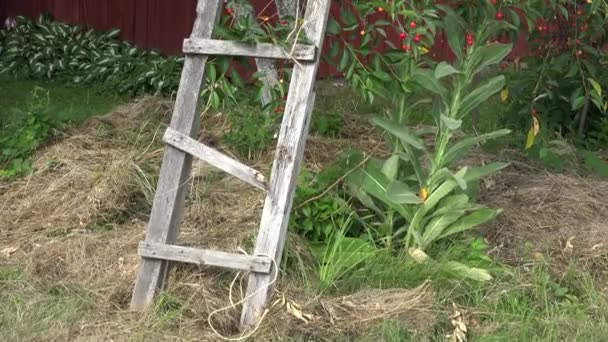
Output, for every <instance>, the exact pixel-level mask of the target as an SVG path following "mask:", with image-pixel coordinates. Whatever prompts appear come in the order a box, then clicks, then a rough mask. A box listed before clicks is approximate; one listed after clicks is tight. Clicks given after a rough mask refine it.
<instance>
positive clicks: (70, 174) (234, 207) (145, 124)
mask: <svg viewBox="0 0 608 342" xmlns="http://www.w3.org/2000/svg"><path fill="white" fill-rule="evenodd" d="M170 108H171V105H170V103H167V102H165V101H162V100H159V99H155V98H144V99H140V100H139V101H136V102H134V103H131V104H129V105H126V106H123V107H120V108H118V109H117V110H115V111H114V112H113V113H110V114H109V115H107V116H104V117H101V118H97V119H92V120H89V121H88V122H86V123H85V124H84V125H82V126H81V127H78V128H77V129H74V130H72V131H70V132H68V133H67V134H66V136H65V137H64V138H62V139H61V140H60V141H58V142H57V143H55V144H53V145H51V146H48V147H46V148H44V149H42V150H40V151H39V152H38V154H37V156H36V157H35V167H36V170H37V171H36V172H34V173H33V174H31V175H30V176H28V177H27V178H25V179H22V180H19V181H16V182H12V183H4V184H1V185H0V251H10V252H7V253H5V254H0V265H22V266H25V270H26V273H27V274H28V275H31V277H33V279H36V281H40V282H42V283H45V284H70V285H71V286H77V287H78V288H82V289H86V291H87V293H88V294H89V298H90V300H91V301H92V302H93V303H92V305H93V310H94V311H93V312H91V313H90V314H88V315H87V317H86V319H84V320H83V321H82V322H80V323H79V324H77V325H76V326H71V327H70V326H68V327H63V328H62V329H63V330H60V331H57V332H54V333H56V334H57V336H56V337H57V338H64V337H67V339H78V340H85V341H86V340H91V341H94V340H100V339H112V340H126V339H133V338H134V336H135V339H136V340H137V339H142V340H149V339H153V340H156V339H165V338H167V339H174V340H181V339H184V340H192V339H195V340H216V338H215V337H214V336H213V335H212V333H211V331H210V329H209V328H208V326H207V317H208V315H209V313H210V312H211V311H213V310H215V309H218V308H220V307H224V306H226V305H227V304H228V291H229V290H228V288H229V285H230V282H231V280H232V278H233V276H234V274H232V273H230V272H225V271H220V270H216V269H207V268H198V267H193V266H188V265H179V266H178V267H176V271H175V272H174V273H173V275H172V279H171V280H170V284H171V285H170V287H169V289H168V290H169V292H168V293H170V294H171V295H170V296H171V297H170V298H169V299H167V301H163V300H161V301H159V304H157V307H156V308H154V309H152V310H150V311H149V312H147V313H144V314H143V315H142V314H141V313H131V312H128V311H127V309H128V303H129V300H130V295H131V291H132V283H133V280H134V278H135V271H136V267H137V262H138V258H137V252H136V250H137V243H138V242H139V241H140V240H142V239H143V238H144V235H145V221H146V217H145V216H146V215H147V213H148V212H149V210H150V206H151V200H152V197H153V193H154V189H155V174H156V172H157V171H155V170H157V169H158V166H159V163H160V158H161V156H162V149H161V147H162V145H161V144H160V137H161V133H162V129H161V127H162V125H161V124H160V123H161V122H162V121H165V122H166V118H167V117H168V114H169V113H170ZM218 118H220V117H219V116H216V118H215V119H210V120H207V121H204V122H206V124H205V126H204V127H203V136H205V137H206V138H205V139H206V142H207V143H211V144H212V145H215V146H216V147H217V148H219V149H222V150H224V151H226V149H225V148H224V147H223V146H221V145H220V144H219V143H217V142H218V141H219V137H221V134H222V131H223V130H224V129H225V127H223V125H222V122H221V119H218ZM349 125H352V127H351V128H352V130H351V131H353V132H354V131H356V129H358V130H359V133H360V134H356V135H355V136H356V138H354V137H353V138H352V139H348V138H344V139H334V140H332V139H325V138H316V137H313V138H311V139H310V140H309V145H308V146H309V148H308V149H307V152H306V156H305V158H306V161H305V163H306V167H307V168H309V169H319V168H321V167H322V166H323V165H326V164H327V163H329V162H332V161H333V158H334V157H335V156H336V155H337V154H339V153H340V152H341V151H344V150H346V149H349V148H363V149H369V148H370V147H371V146H374V147H376V146H378V145H380V148H381V142H379V141H376V140H374V138H373V137H372V136H373V135H372V134H369V133H370V132H369V131H366V132H363V131H365V130H366V129H365V128H364V127H365V125H359V124H357V122H356V121H355V120H354V119H353V120H351V121H349ZM207 139H208V141H207ZM272 154H273V153H272V151H268V153H266V154H264V156H262V158H261V161H260V162H259V163H258V164H257V165H254V167H258V168H259V169H261V170H268V169H269V166H270V161H271V160H272ZM191 184H192V186H191V189H190V191H189V193H188V206H187V210H186V211H185V213H184V222H183V224H182V227H181V233H180V238H179V240H180V241H179V242H180V243H181V244H183V245H194V246H205V247H208V248H217V249H222V250H227V251H236V250H237V249H238V248H244V249H250V247H251V244H252V238H253V236H254V234H255V231H256V227H257V225H258V222H259V221H258V220H259V214H260V211H261V208H262V204H263V194H261V193H260V192H259V191H257V190H256V189H252V188H251V187H249V186H247V185H245V184H243V183H240V182H238V181H235V180H234V179H232V178H230V177H227V176H226V175H224V174H222V173H221V172H217V171H216V170H212V169H210V168H208V167H205V166H204V165H202V164H199V165H198V166H197V168H196V172H195V173H194V175H193V178H192V182H191ZM291 240H292V242H291V246H292V252H297V253H299V254H301V255H302V257H303V259H304V260H310V259H311V258H310V256H309V255H304V254H306V253H307V251H306V247H305V246H304V245H303V244H301V243H298V241H297V239H295V240H294V239H293V238H292V239H291ZM286 279H288V280H285V281H282V282H281V283H280V285H279V288H280V289H281V290H284V291H288V292H289V293H290V296H293V297H292V300H293V301H295V302H298V303H306V304H305V306H304V309H305V310H307V309H308V308H311V310H313V312H314V314H315V317H316V319H315V320H314V321H313V322H311V323H308V324H305V323H303V322H299V321H298V320H297V319H296V318H295V317H293V316H292V315H290V314H289V313H288V312H287V311H286V310H284V308H278V307H277V308H274V309H273V311H272V313H271V316H270V317H268V319H267V321H266V322H265V323H264V326H263V327H262V328H261V331H260V333H259V334H258V335H256V337H255V338H254V340H265V339H267V340H280V339H281V336H286V334H307V335H316V336H318V337H319V338H324V339H331V336H335V335H336V333H341V332H350V333H354V332H356V331H361V330H364V329H367V328H368V327H369V326H371V325H372V324H374V323H377V322H382V320H383V318H384V316H385V315H389V316H395V317H402V318H403V319H404V320H405V321H408V322H410V321H411V326H412V327H417V326H428V322H430V321H431V320H429V319H425V320H423V321H421V320H420V319H419V317H421V315H420V314H415V313H424V312H428V311H425V310H428V309H429V308H430V306H431V305H432V295H431V292H430V290H429V289H428V288H419V289H413V290H403V289H402V290H393V291H384V292H377V291H373V292H363V293H360V294H357V295H354V296H352V297H347V298H315V297H311V294H309V293H306V292H305V291H303V290H302V288H303V286H294V285H293V284H294V281H292V279H289V276H287V278H286ZM300 285H301V284H300ZM241 286H242V285H241ZM290 288H291V289H292V290H291V291H289V289H290ZM17 292H18V291H17ZM237 292H239V291H238V290H237ZM163 303H169V304H166V305H167V307H163V305H165V304H163ZM303 305H304V304H303ZM370 310H371V311H370ZM371 313H373V315H370V314H371ZM166 314H170V315H172V314H175V315H174V316H171V319H165V318H164V317H165V315H166ZM423 316H424V315H423ZM238 317H239V310H238V309H235V310H231V311H227V312H224V313H221V314H219V315H217V316H215V318H214V325H215V326H216V327H218V328H220V331H222V332H223V333H226V334H232V333H235V332H236V330H235V328H236V326H237V322H238ZM424 317H428V315H426V316H424ZM278 320H280V321H281V322H289V324H280V325H277V324H275V323H276V322H277V321H278ZM356 322H359V323H357V324H355V323H356ZM66 329H67V330H66ZM165 329H168V330H165ZM163 331H165V332H164V333H163ZM163 334H167V335H171V338H169V336H164V337H163ZM319 334H320V335H322V336H320V335H319ZM60 336H61V337H60ZM175 336H180V337H179V338H177V337H175Z"/></svg>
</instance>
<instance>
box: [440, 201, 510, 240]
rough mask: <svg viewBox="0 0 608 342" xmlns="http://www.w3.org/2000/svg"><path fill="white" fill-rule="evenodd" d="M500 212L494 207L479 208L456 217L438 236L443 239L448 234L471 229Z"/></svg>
mask: <svg viewBox="0 0 608 342" xmlns="http://www.w3.org/2000/svg"><path fill="white" fill-rule="evenodd" d="M500 212H501V211H500V210H496V209H488V208H482V209H479V210H477V211H475V212H473V213H471V214H468V215H466V216H464V217H462V218H460V219H458V221H456V222H454V223H453V224H452V225H450V226H449V227H448V228H446V229H445V230H444V231H443V233H442V234H441V237H440V238H441V239H443V238H445V237H448V236H450V235H453V234H457V233H461V232H464V231H467V230H469V229H473V228H475V227H477V226H479V225H481V224H483V223H486V222H488V221H490V220H493V219H494V218H495V217H496V216H497V215H498V214H500Z"/></svg>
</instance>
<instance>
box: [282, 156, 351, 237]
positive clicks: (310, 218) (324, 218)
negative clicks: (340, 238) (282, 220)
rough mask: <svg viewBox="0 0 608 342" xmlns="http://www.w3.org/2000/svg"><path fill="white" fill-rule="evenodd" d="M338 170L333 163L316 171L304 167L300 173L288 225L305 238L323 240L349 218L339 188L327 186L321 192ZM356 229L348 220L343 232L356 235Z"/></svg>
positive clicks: (337, 176) (346, 205) (346, 204)
mask: <svg viewBox="0 0 608 342" xmlns="http://www.w3.org/2000/svg"><path fill="white" fill-rule="evenodd" d="M340 170H341V168H340V167H339V166H338V165H334V166H330V167H327V168H326V169H324V170H323V171H321V172H320V173H319V174H317V175H315V174H313V173H311V172H307V171H303V172H302V174H301V175H300V183H299V186H298V188H297V190H296V193H295V197H294V205H293V207H294V210H293V212H292V215H291V217H290V220H291V223H290V227H291V228H292V229H294V230H295V231H296V232H298V233H299V234H301V235H303V236H304V237H306V238H307V239H308V240H311V241H315V242H325V241H327V240H328V239H329V238H330V236H331V235H332V234H333V233H334V232H335V231H337V230H339V229H341V228H342V227H344V225H345V224H347V222H349V220H348V216H349V214H350V213H351V212H352V208H351V207H350V205H349V204H348V203H347V202H346V201H345V200H344V199H343V198H342V197H341V196H340V195H341V194H340V193H339V191H337V190H330V191H329V192H328V193H326V194H324V192H325V191H326V190H327V189H328V188H329V187H330V186H332V184H333V183H335V181H336V180H337V179H338V178H339V176H340ZM321 195H323V196H321ZM349 224H350V223H349ZM357 232H358V231H357V226H356V225H353V224H350V227H349V229H348V231H347V235H348V236H356V235H357Z"/></svg>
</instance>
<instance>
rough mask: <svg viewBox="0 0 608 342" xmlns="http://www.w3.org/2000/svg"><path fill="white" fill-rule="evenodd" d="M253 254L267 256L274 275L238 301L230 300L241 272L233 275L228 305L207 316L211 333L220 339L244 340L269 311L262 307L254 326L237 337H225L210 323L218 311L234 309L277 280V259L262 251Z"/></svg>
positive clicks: (254, 330)
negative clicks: (266, 282) (270, 279)
mask: <svg viewBox="0 0 608 342" xmlns="http://www.w3.org/2000/svg"><path fill="white" fill-rule="evenodd" d="M239 250H240V252H241V253H243V254H245V255H248V254H247V252H245V251H244V250H242V249H239ZM254 256H261V257H267V258H269V259H270V261H271V263H272V266H271V268H270V270H271V272H272V270H274V276H273V278H272V281H270V282H269V283H268V284H267V285H265V286H262V287H260V288H258V289H257V290H255V291H254V292H252V293H251V294H249V295H247V296H246V297H243V298H242V299H241V300H239V301H238V302H236V303H235V302H234V301H233V300H232V290H233V289H234V285H235V284H236V281H237V280H238V279H239V277H240V276H241V272H238V273H237V274H236V276H235V277H234V279H233V280H232V282H231V283H230V289H229V292H228V298H229V300H230V305H227V306H225V307H223V308H219V309H217V310H214V311H212V312H211V313H210V314H209V317H207V323H208V324H209V327H210V328H211V330H212V331H213V333H214V334H215V335H216V336H217V337H219V338H220V339H222V340H223V341H231V342H238V341H244V340H246V339H248V338H250V337H251V336H253V335H255V334H256V333H257V332H258V330H259V329H260V327H261V326H262V322H263V321H264V318H266V315H267V314H268V312H269V311H270V310H268V309H264V312H263V313H262V315H261V316H260V318H259V320H258V322H257V324H256V326H255V327H254V328H253V329H252V330H251V331H249V332H248V333H245V332H243V333H242V334H241V336H239V337H234V338H231V337H227V336H224V335H222V334H221V333H220V332H219V331H217V329H216V328H215V327H214V326H213V323H212V318H213V316H215V315H217V314H218V313H220V312H224V311H228V310H231V309H235V308H236V307H237V306H238V305H240V304H243V303H244V302H246V301H247V300H249V299H250V298H253V297H254V296H256V295H257V294H258V293H260V292H261V291H266V290H267V289H269V288H270V287H272V286H273V285H274V284H275V283H276V282H277V279H278V278H279V269H278V266H277V261H276V260H275V258H273V257H272V256H270V255H268V254H264V253H256V254H255V255H254Z"/></svg>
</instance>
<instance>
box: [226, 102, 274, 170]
mask: <svg viewBox="0 0 608 342" xmlns="http://www.w3.org/2000/svg"><path fill="white" fill-rule="evenodd" d="M279 119H280V117H279V116H276V115H274V116H271V115H266V114H263V113H260V112H259V111H257V110H255V109H253V108H252V107H249V106H240V107H239V108H235V109H233V110H230V111H229V112H228V121H229V123H230V131H229V132H228V133H226V134H225V135H224V137H223V140H224V142H225V143H226V144H227V145H229V146H230V147H232V148H234V149H235V151H236V152H237V153H238V154H239V155H241V156H242V157H244V158H248V159H255V158H257V157H258V156H259V155H260V154H261V153H262V152H264V151H265V150H266V149H267V148H268V147H269V146H270V145H271V144H272V142H273V141H274V135H275V133H276V130H277V128H278V122H279Z"/></svg>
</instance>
